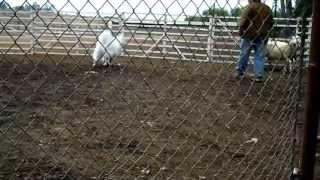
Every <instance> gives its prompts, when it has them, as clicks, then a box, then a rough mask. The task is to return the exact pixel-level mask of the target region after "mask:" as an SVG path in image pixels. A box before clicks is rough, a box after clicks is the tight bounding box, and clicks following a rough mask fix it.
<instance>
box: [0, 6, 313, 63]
mask: <svg viewBox="0 0 320 180" xmlns="http://www.w3.org/2000/svg"><path fill="white" fill-rule="evenodd" d="M0 15H1V16H0V22H3V23H4V24H5V22H9V23H8V24H5V26H3V29H2V33H1V36H0V40H1V43H0V45H1V46H0V49H1V51H2V52H4V53H5V54H17V53H18V54H25V53H27V54H33V53H36V54H57V55H64V54H65V53H66V52H68V54H70V55H77V56H84V55H89V56H90V55H91V54H92V52H93V49H94V46H95V42H96V41H97V35H99V34H100V33H101V32H102V31H103V30H104V29H106V28H108V27H107V26H106V23H107V22H109V21H111V22H113V24H114V25H113V27H112V28H113V29H114V30H115V31H117V30H119V29H122V30H121V31H123V32H125V33H126V38H127V40H128V41H129V42H128V44H127V47H126V53H125V54H124V56H131V57H132V56H134V57H142V58H145V57H148V58H154V59H161V58H163V57H165V58H167V59H172V60H180V59H183V60H193V61H205V62H206V61H214V62H222V63H234V62H236V61H237V59H238V57H239V52H240V51H239V39H240V37H239V36H238V29H239V25H238V21H239V18H238V17H219V16H217V17H209V21H208V22H197V21H191V22H190V21H184V20H183V19H181V18H179V19H178V18H174V17H172V16H169V17H171V19H169V18H168V15H166V14H164V15H162V16H161V17H159V18H157V20H148V19H142V18H139V16H142V17H143V16H146V14H138V15H136V16H134V17H131V16H129V15H130V14H128V13H123V14H122V16H123V17H120V15H118V16H111V15H110V16H106V17H105V18H101V17H94V16H87V17H85V16H82V17H81V18H80V17H79V16H78V15H77V14H72V13H67V12H65V13H64V14H59V16H57V14H56V13H54V12H51V13H50V12H41V11H39V12H18V13H16V12H12V11H8V12H6V11H0ZM60 17H61V18H60ZM307 21H308V25H307V28H308V32H307V39H306V43H307V46H306V47H305V48H306V50H305V55H304V56H305V61H307V60H308V57H309V56H308V55H309V48H310V47H309V46H308V44H309V43H310V34H311V19H310V18H308V19H307ZM21 22H23V23H21ZM88 23H89V24H88ZM301 25H302V24H301V19H290V18H275V25H274V29H279V28H280V29H281V28H282V29H289V30H290V31H291V32H294V33H292V36H295V35H297V36H298V37H299V36H300V35H301ZM88 26H89V28H88ZM120 26H122V27H120ZM26 28H27V29H28V30H29V31H31V32H28V31H26ZM290 38H291V37H281V36H279V35H278V36H273V37H270V39H272V40H277V41H285V42H288V41H289V40H290Z"/></svg>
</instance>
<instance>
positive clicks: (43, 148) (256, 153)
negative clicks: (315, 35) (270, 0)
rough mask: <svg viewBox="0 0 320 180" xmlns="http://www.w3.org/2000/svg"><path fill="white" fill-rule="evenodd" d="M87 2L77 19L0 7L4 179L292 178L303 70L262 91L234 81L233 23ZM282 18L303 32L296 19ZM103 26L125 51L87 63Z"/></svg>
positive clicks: (59, 12) (280, 76)
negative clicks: (104, 62) (104, 61)
mask: <svg viewBox="0 0 320 180" xmlns="http://www.w3.org/2000/svg"><path fill="white" fill-rule="evenodd" d="M26 2H28V1H26ZM50 2H51V1H50ZM72 2H73V1H72V0H70V1H67V2H66V4H67V5H65V6H68V7H69V6H70V7H73V6H76V5H73V3H72ZM90 2H91V1H87V2H86V3H85V5H84V6H83V8H79V9H76V11H75V13H71V12H67V11H65V10H64V7H65V6H63V7H62V8H60V9H59V7H57V9H49V10H47V11H45V12H44V11H43V10H40V9H36V8H35V7H34V5H33V6H32V7H33V11H28V10H27V9H25V10H19V8H16V9H13V8H8V9H6V10H0V13H2V14H3V15H4V16H1V17H0V23H1V25H2V27H3V29H2V31H1V32H0V39H1V42H0V52H1V54H0V82H1V83H0V92H1V93H0V179H159V180H161V179H286V178H288V176H289V175H290V173H291V172H292V169H293V167H294V165H295V151H296V135H297V133H296V123H297V121H298V120H299V119H300V118H301V111H300V110H301V109H299V107H300V99H301V91H302V89H301V82H302V77H303V69H302V66H298V63H297V64H295V65H296V66H295V68H294V70H292V71H289V72H287V71H286V70H285V69H282V68H279V69H278V68H275V67H272V68H270V69H266V72H265V76H264V81H263V82H262V83H255V82H254V81H252V77H251V75H250V73H249V72H250V71H252V69H250V68H251V67H249V69H248V71H249V72H248V73H247V74H245V76H244V77H243V78H241V79H238V80H237V79H235V78H234V77H233V74H234V72H235V63H236V61H237V59H238V54H239V42H238V41H239V37H238V34H237V29H238V24H237V22H238V19H239V18H238V17H227V16H215V14H207V15H205V13H204V14H202V18H204V19H202V20H201V21H197V22H193V21H191V20H190V19H189V20H188V18H190V17H189V15H187V14H183V13H182V14H180V15H179V14H178V12H177V14H175V15H174V13H173V11H172V10H170V9H171V8H170V7H172V5H168V6H169V7H167V8H165V10H166V11H165V12H163V14H161V13H160V14H159V13H158V14H157V13H153V12H149V13H148V12H144V13H138V12H136V11H133V12H123V13H120V12H121V11H124V10H123V9H122V10H121V7H122V4H120V5H119V4H118V5H119V6H116V7H114V11H115V12H114V13H111V15H106V14H102V13H101V14H100V12H101V11H100V10H101V9H99V7H97V8H96V9H95V11H94V12H93V14H90V13H88V12H86V11H85V10H86V8H85V6H87V5H88V4H90V6H95V5H94V4H93V3H90ZM112 2H113V1H106V2H105V4H103V5H102V6H105V5H106V4H107V5H113V3H112ZM158 2H162V3H164V4H166V3H165V2H164V1H157V2H156V3H155V4H154V7H158V5H159V3H158ZM175 2H176V3H178V4H179V3H182V2H180V1H179V0H176V1H174V2H173V4H175ZM204 2H205V3H204ZM114 3H115V2H114ZM127 3H129V1H123V4H127ZM148 3H150V2H148V1H147V0H145V1H141V2H140V3H138V4H136V6H133V5H131V4H129V5H128V4H127V5H125V6H126V7H127V8H126V10H128V9H130V10H135V9H139V7H140V6H143V7H144V8H146V7H145V4H147V5H146V6H147V9H152V7H153V6H151V5H150V4H148ZM27 4H28V3H27ZM115 4H116V3H115ZM160 4H161V3H160ZM182 4H183V3H182ZM29 5H30V4H29ZM197 5H199V7H198V6H197ZM57 6H58V4H57ZM164 6H166V5H164ZM181 6H182V7H181V8H182V9H188V7H189V6H196V7H197V8H196V12H197V13H199V12H198V11H199V8H200V7H201V8H202V9H203V8H204V10H205V9H210V8H212V7H214V6H213V4H212V3H209V2H206V1H203V3H200V4H197V2H196V1H191V3H188V4H187V5H185V6H184V5H181ZM237 6H239V4H237ZM0 7H5V6H4V5H3V4H2V6H0ZM23 7H24V6H23ZM44 7H47V6H45V5H44ZM70 7H69V8H70ZM239 7H242V6H239ZM201 8H200V9H201ZM183 12H184V11H183ZM195 14H196V13H195ZM212 15H213V16H212ZM281 21H283V22H285V23H287V25H288V26H287V29H290V28H291V29H293V30H292V31H294V32H295V31H297V33H300V30H298V29H297V27H299V23H298V22H299V21H298V20H296V19H281V18H280V19H278V20H277V22H279V27H282V26H281V24H280V22H281ZM110 24H112V26H111V25H110ZM106 29H109V30H110V31H111V32H112V34H113V35H115V36H116V35H118V34H119V33H121V32H123V33H124V35H125V42H126V43H125V44H122V49H123V53H122V54H121V56H118V57H115V58H114V60H113V62H112V64H111V65H110V66H108V67H104V66H96V67H92V62H93V57H92V53H93V51H94V49H95V46H96V43H97V41H98V40H99V35H100V34H101V32H102V31H103V30H106ZM272 38H273V39H276V40H283V41H287V40H288V37H281V35H278V36H276V35H275V36H274V37H272ZM281 38H282V39H281ZM114 42H115V43H117V42H118V39H115V40H114ZM307 44H308V41H307ZM303 48H304V47H303ZM105 50H107V48H105ZM307 56H308V51H306V54H301V56H300V57H301V60H302V61H303V59H304V58H305V57H307ZM279 61H280V62H284V61H282V60H279Z"/></svg>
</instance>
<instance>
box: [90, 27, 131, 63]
mask: <svg viewBox="0 0 320 180" xmlns="http://www.w3.org/2000/svg"><path fill="white" fill-rule="evenodd" d="M124 44H125V40H124V34H123V32H121V33H120V34H119V35H117V36H113V35H112V32H111V30H109V29H107V30H104V31H103V32H102V33H101V34H100V35H99V38H98V41H97V42H96V47H95V49H94V52H93V55H92V57H93V65H92V66H93V67H94V66H96V65H97V64H102V65H103V66H109V65H111V62H112V60H113V59H115V58H116V57H118V56H120V55H121V53H122V52H123V48H122V47H123V46H124Z"/></svg>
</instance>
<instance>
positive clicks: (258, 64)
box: [237, 38, 265, 78]
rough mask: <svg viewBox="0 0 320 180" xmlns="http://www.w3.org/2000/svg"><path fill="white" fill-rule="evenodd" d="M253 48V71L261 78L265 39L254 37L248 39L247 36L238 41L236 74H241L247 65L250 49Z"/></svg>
mask: <svg viewBox="0 0 320 180" xmlns="http://www.w3.org/2000/svg"><path fill="white" fill-rule="evenodd" d="M251 49H253V50H254V54H253V56H254V63H253V71H254V74H255V76H256V77H257V78H262V76H263V71H264V59H265V39H264V38H256V39H255V40H250V39H248V38H241V42H240V59H239V62H238V65H237V72H238V74H240V75H242V74H243V73H244V72H245V70H246V67H247V64H248V61H249V56H250V51H251Z"/></svg>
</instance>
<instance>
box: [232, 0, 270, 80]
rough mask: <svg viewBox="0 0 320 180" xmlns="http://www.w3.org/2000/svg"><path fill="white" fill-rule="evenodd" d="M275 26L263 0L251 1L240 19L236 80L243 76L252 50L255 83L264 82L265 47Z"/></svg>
mask: <svg viewBox="0 0 320 180" xmlns="http://www.w3.org/2000/svg"><path fill="white" fill-rule="evenodd" d="M272 26H273V17H272V10H271V9H270V8H269V7H268V6H267V5H266V4H264V3H262V2H261V0H249V5H248V6H246V7H245V9H244V10H243V12H241V17H240V31H239V34H240V36H241V41H240V59H239V62H238V64H237V68H236V70H237V72H236V78H237V79H239V78H240V77H241V76H243V74H244V72H245V70H246V67H247V64H248V61H249V55H250V51H251V49H253V50H254V65H253V70H254V75H255V77H254V81H255V82H262V78H263V71H264V61H265V45H266V43H267V39H268V33H269V31H270V30H271V28H272Z"/></svg>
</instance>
